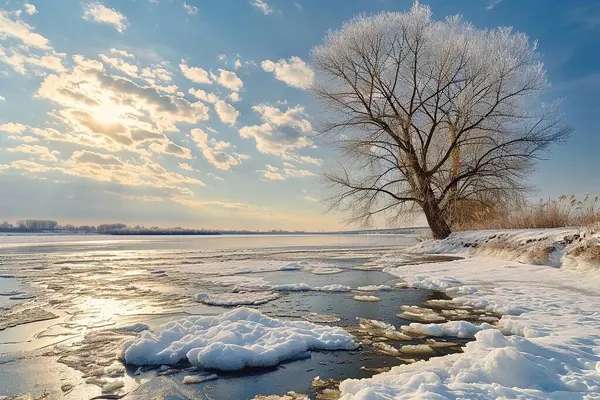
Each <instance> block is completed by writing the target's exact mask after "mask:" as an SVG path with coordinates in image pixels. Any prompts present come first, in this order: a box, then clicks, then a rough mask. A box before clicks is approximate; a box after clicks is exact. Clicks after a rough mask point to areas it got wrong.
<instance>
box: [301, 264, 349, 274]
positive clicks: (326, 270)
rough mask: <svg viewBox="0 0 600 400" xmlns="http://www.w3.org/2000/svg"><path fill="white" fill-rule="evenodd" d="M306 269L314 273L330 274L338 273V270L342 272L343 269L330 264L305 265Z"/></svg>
mask: <svg viewBox="0 0 600 400" xmlns="http://www.w3.org/2000/svg"><path fill="white" fill-rule="evenodd" d="M306 270H307V271H308V272H310V273H313V274H315V275H331V274H339V273H340V272H344V270H343V269H341V268H338V267H332V266H314V267H307V268H306Z"/></svg>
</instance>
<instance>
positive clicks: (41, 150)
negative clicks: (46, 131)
mask: <svg viewBox="0 0 600 400" xmlns="http://www.w3.org/2000/svg"><path fill="white" fill-rule="evenodd" d="M6 150H8V151H10V152H17V153H25V154H31V155H36V156H38V157H39V159H40V160H42V161H58V156H59V155H60V153H59V152H58V151H56V150H50V149H49V148H47V147H44V146H38V145H30V144H22V145H19V146H17V147H13V148H8V149H6Z"/></svg>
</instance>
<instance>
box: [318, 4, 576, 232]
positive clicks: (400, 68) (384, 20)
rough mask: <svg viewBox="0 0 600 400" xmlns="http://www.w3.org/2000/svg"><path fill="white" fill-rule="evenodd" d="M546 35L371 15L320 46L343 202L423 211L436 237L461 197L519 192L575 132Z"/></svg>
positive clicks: (323, 93)
mask: <svg viewBox="0 0 600 400" xmlns="http://www.w3.org/2000/svg"><path fill="white" fill-rule="evenodd" d="M536 47H537V44H536V43H530V42H529V40H528V38H527V36H525V35H524V34H521V33H515V32H513V31H512V29H511V28H498V29H494V30H479V29H476V28H475V27H474V26H472V25H471V24H469V23H465V22H463V21H462V20H461V19H460V17H449V18H447V19H446V20H445V21H433V20H432V19H431V11H430V9H429V7H427V6H423V5H420V4H418V3H416V4H415V5H414V6H413V7H412V9H411V10H410V11H409V12H407V13H397V12H386V13H381V14H378V15H375V16H359V17H356V18H354V19H353V20H351V21H349V22H347V23H345V24H344V26H343V27H342V28H341V29H340V30H338V31H332V32H329V33H328V35H327V36H326V38H325V41H324V43H323V44H322V45H320V46H318V47H316V48H314V49H313V51H312V59H313V66H314V68H315V70H316V71H317V79H316V82H315V86H314V88H313V92H314V94H315V95H316V96H317V97H318V98H319V99H320V100H322V102H323V110H324V112H326V113H327V114H326V115H327V123H326V125H325V126H324V127H323V133H324V134H325V135H326V136H327V137H329V138H330V139H331V141H332V143H333V144H334V145H335V146H337V147H338V148H339V149H340V150H341V157H340V162H339V164H338V165H337V167H335V168H331V169H329V170H328V172H326V174H325V177H326V179H327V181H328V182H329V183H330V186H331V189H332V191H333V194H332V197H331V200H332V205H333V207H337V208H341V209H344V210H348V211H350V212H351V213H352V214H351V215H352V216H351V218H350V220H351V221H354V222H361V223H363V224H368V223H369V222H370V221H371V219H372V218H373V217H374V216H375V215H377V214H380V213H384V214H387V215H388V216H389V215H392V216H397V215H400V214H402V213H405V212H416V211H419V210H420V211H422V212H423V213H424V214H425V216H426V218H427V221H428V223H429V226H430V227H431V229H432V231H433V234H434V236H435V237H436V238H443V237H446V236H448V235H449V234H450V233H451V222H452V210H453V209H456V207H457V206H458V205H459V204H461V202H468V203H469V204H473V202H482V203H485V202H490V201H491V202H493V201H494V200H495V199H498V198H507V196H514V195H518V194H519V193H520V192H522V190H523V189H524V188H525V186H524V185H523V182H524V178H525V176H526V175H527V174H528V173H529V172H530V170H531V168H532V167H533V165H534V163H535V161H536V160H537V159H538V157H539V155H540V153H541V152H542V151H544V150H546V149H547V148H548V147H549V145H550V144H552V143H555V142H560V141H562V140H563V139H565V138H567V137H568V136H569V135H570V132H571V130H570V128H568V127H565V126H563V125H562V122H561V116H560V115H558V114H557V102H555V103H553V104H550V105H545V104H543V103H541V102H540V101H539V100H538V99H539V98H540V96H541V95H542V94H543V93H544V91H545V89H546V88H547V87H548V83H547V79H546V73H545V70H544V66H543V63H542V61H541V57H540V55H539V54H538V53H537V51H536Z"/></svg>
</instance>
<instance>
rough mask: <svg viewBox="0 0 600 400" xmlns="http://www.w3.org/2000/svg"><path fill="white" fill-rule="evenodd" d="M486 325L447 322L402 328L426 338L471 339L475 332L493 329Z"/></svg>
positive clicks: (418, 324) (414, 323)
mask: <svg viewBox="0 0 600 400" xmlns="http://www.w3.org/2000/svg"><path fill="white" fill-rule="evenodd" d="M493 328H494V327H493V326H492V325H490V324H488V323H485V322H484V323H483V324H481V325H474V324H472V323H470V322H467V321H449V322H445V323H443V324H420V323H418V322H413V323H412V324H410V325H408V326H403V327H401V328H400V329H402V331H403V332H406V333H412V334H423V335H427V336H438V337H439V336H454V337H459V338H472V337H474V336H475V334H476V333H477V332H480V331H483V330H486V329H493Z"/></svg>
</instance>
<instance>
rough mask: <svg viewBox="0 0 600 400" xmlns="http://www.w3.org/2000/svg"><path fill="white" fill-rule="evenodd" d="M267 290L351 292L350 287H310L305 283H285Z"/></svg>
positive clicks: (336, 285)
mask: <svg viewBox="0 0 600 400" xmlns="http://www.w3.org/2000/svg"><path fill="white" fill-rule="evenodd" d="M265 288H268V289H269V290H274V291H276V292H309V291H316V292H349V291H350V290H352V288H351V287H350V286H345V285H340V284H333V285H325V286H315V287H313V286H310V285H308V284H307V283H286V284H282V285H272V286H268V285H267V286H265Z"/></svg>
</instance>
